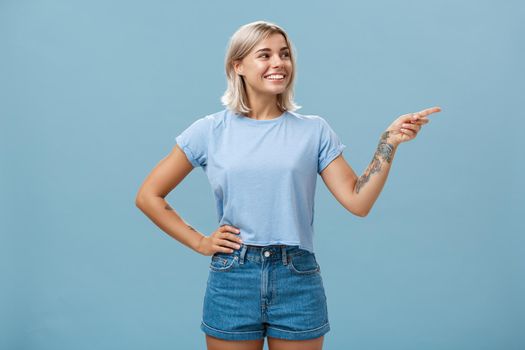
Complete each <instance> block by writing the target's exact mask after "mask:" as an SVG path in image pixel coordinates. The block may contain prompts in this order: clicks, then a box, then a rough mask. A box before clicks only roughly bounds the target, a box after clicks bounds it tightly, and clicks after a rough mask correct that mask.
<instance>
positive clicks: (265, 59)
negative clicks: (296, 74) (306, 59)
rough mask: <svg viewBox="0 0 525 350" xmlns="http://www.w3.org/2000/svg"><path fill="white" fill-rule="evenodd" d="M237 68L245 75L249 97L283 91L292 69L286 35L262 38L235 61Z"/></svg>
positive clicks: (239, 72) (238, 72)
mask: <svg viewBox="0 0 525 350" xmlns="http://www.w3.org/2000/svg"><path fill="white" fill-rule="evenodd" d="M234 69H235V72H236V73H237V74H240V75H242V76H243V78H244V82H245V84H246V89H247V93H248V96H253V94H254V93H255V94H263V95H277V94H280V93H283V92H284V91H286V88H287V87H288V83H289V81H290V75H291V73H292V70H293V66H292V61H291V59H290V48H289V47H288V46H287V44H286V40H285V38H284V36H283V35H282V34H280V33H276V34H272V35H270V36H269V37H268V38H266V39H264V40H262V41H261V42H259V43H258V44H257V45H256V46H255V47H254V48H253V50H252V51H251V52H250V53H249V54H248V55H247V56H246V57H244V58H243V59H242V61H240V62H235V63H234Z"/></svg>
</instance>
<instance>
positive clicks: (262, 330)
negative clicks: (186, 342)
mask: <svg viewBox="0 0 525 350" xmlns="http://www.w3.org/2000/svg"><path fill="white" fill-rule="evenodd" d="M201 322H202V324H203V325H205V326H206V327H208V328H209V329H213V330H214V331H217V332H221V333H229V334H244V333H259V332H264V329H261V330H257V331H240V332H228V331H223V330H220V329H217V328H213V327H211V326H208V325H207V324H206V322H204V321H201Z"/></svg>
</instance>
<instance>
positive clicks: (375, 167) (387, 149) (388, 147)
mask: <svg viewBox="0 0 525 350" xmlns="http://www.w3.org/2000/svg"><path fill="white" fill-rule="evenodd" d="M388 135H390V131H385V132H384V133H383V134H382V135H381V139H380V140H379V144H378V145H377V149H376V152H375V153H374V158H372V161H371V162H370V165H369V166H368V168H367V169H366V171H365V173H364V174H363V175H362V176H361V177H359V179H357V184H356V192H357V193H359V191H360V190H361V188H363V186H364V185H365V184H366V183H367V182H368V180H370V176H372V175H373V174H375V173H377V172H379V171H380V170H381V165H382V164H383V162H384V161H387V162H388V163H390V162H391V161H392V154H393V153H394V145H392V144H390V143H388V142H387V140H388Z"/></svg>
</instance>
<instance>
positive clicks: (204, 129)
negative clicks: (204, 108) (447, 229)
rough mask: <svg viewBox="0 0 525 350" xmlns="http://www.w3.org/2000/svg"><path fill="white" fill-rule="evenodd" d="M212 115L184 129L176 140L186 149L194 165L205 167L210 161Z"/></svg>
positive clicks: (187, 155) (185, 151)
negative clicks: (209, 144) (209, 145)
mask: <svg viewBox="0 0 525 350" xmlns="http://www.w3.org/2000/svg"><path fill="white" fill-rule="evenodd" d="M212 122H213V119H212V118H211V116H206V117H203V118H200V119H197V120H196V121H194V122H193V123H192V124H191V125H190V126H189V127H187V128H186V129H185V130H184V131H182V132H181V133H180V134H179V135H178V136H177V137H175V141H176V142H177V145H179V147H180V148H181V149H182V150H183V151H184V153H185V154H186V157H187V158H188V160H189V161H190V163H191V164H192V165H193V167H195V168H196V167H199V166H201V167H205V166H206V165H207V161H208V141H209V137H210V130H211V123H212Z"/></svg>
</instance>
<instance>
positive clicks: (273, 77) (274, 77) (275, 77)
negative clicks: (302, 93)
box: [265, 74, 284, 80]
mask: <svg viewBox="0 0 525 350" xmlns="http://www.w3.org/2000/svg"><path fill="white" fill-rule="evenodd" d="M265 78H266V79H270V80H282V79H284V75H281V74H274V75H269V76H267V77H265Z"/></svg>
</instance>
